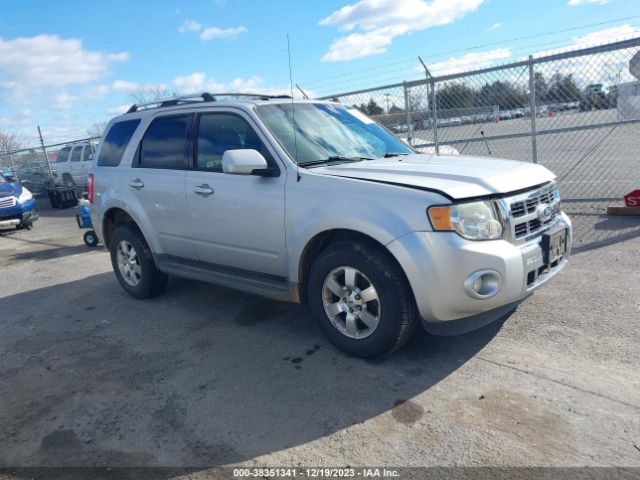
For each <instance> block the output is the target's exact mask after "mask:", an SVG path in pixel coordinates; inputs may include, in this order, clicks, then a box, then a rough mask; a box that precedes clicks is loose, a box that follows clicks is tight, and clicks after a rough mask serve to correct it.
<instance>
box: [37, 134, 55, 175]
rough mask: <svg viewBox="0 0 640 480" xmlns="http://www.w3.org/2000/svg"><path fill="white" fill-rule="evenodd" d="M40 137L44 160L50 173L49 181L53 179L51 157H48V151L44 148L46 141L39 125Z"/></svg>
mask: <svg viewBox="0 0 640 480" xmlns="http://www.w3.org/2000/svg"><path fill="white" fill-rule="evenodd" d="M38 136H39V137H40V145H41V146H42V153H44V159H45V161H46V162H47V170H48V171H49V180H52V179H53V172H52V171H51V163H49V155H47V149H46V148H44V140H43V139H42V130H40V125H38Z"/></svg>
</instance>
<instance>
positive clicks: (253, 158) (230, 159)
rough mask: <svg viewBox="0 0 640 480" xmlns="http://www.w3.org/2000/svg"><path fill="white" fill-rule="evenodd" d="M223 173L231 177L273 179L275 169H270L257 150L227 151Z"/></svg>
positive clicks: (223, 156) (223, 158) (224, 156)
mask: <svg viewBox="0 0 640 480" xmlns="http://www.w3.org/2000/svg"><path fill="white" fill-rule="evenodd" d="M222 171H223V172H224V173H228V174H231V175H259V176H262V177H271V176H273V175H274V173H275V169H273V168H269V167H268V165H267V161H266V160H265V158H264V157H263V156H262V154H261V153H260V152H258V151H257V150H251V149H239V150H227V151H226V152H224V154H223V155H222Z"/></svg>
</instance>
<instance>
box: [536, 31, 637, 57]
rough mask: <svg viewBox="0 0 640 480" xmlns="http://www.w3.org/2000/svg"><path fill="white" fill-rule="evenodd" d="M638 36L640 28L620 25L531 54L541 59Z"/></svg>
mask: <svg viewBox="0 0 640 480" xmlns="http://www.w3.org/2000/svg"><path fill="white" fill-rule="evenodd" d="M638 35H640V28H638V27H634V26H632V25H620V26H618V27H611V28H605V29H604V30H597V31H595V32H590V33H587V34H586V35H582V36H580V37H573V39H572V40H571V43H570V44H569V45H567V46H564V47H560V48H554V49H552V50H545V51H541V52H536V53H534V54H533V56H534V57H543V56H545V55H553V54H555V53H562V52H567V51H572V50H578V49H581V48H587V47H594V46H597V45H604V44H607V43H612V42H616V41H620V40H625V39H627V38H631V37H637V36H638Z"/></svg>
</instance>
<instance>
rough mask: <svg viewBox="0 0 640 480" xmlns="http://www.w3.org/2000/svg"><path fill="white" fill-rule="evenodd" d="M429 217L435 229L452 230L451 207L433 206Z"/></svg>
mask: <svg viewBox="0 0 640 480" xmlns="http://www.w3.org/2000/svg"><path fill="white" fill-rule="evenodd" d="M429 219H430V220H431V224H432V225H433V229H434V230H452V228H451V207H431V208H430V209H429Z"/></svg>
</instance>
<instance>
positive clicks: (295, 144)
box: [287, 33, 300, 182]
mask: <svg viewBox="0 0 640 480" xmlns="http://www.w3.org/2000/svg"><path fill="white" fill-rule="evenodd" d="M287 54H288V55H289V89H290V90H291V126H292V127H293V155H294V157H295V161H296V181H297V182H299V181H300V163H298V139H297V136H296V110H295V106H294V103H293V72H292V69H291V42H290V41H289V34H288V33H287Z"/></svg>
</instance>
